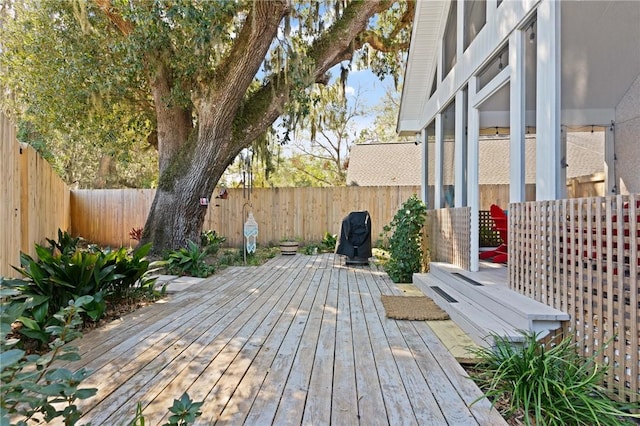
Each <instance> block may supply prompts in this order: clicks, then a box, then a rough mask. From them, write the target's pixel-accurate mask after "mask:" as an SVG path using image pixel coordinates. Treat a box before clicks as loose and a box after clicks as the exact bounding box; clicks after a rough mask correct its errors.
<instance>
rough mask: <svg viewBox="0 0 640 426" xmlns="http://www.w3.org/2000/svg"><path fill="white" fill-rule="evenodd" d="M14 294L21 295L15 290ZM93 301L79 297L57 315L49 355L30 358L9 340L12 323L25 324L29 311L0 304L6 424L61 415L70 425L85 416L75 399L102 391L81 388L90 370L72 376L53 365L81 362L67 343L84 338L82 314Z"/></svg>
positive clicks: (0, 389)
mask: <svg viewBox="0 0 640 426" xmlns="http://www.w3.org/2000/svg"><path fill="white" fill-rule="evenodd" d="M10 293H11V295H13V296H15V295H16V293H15V292H13V291H10ZM5 294H6V293H5ZM91 302H92V297H91V296H83V297H80V298H78V299H77V300H75V301H73V300H72V301H69V304H68V306H66V307H64V308H63V309H61V310H60V311H59V312H57V313H56V314H55V315H54V317H55V319H56V320H57V323H58V325H53V326H49V327H48V328H47V330H46V331H47V333H49V334H50V335H52V336H54V337H55V340H53V341H52V342H51V343H49V349H50V352H48V353H46V354H45V355H26V353H25V351H24V350H22V349H16V348H14V346H15V345H16V343H17V342H16V340H15V339H7V336H8V334H9V332H10V324H11V323H13V322H14V321H16V320H20V315H21V313H20V310H21V309H23V308H24V307H21V306H20V305H19V304H15V303H9V302H4V301H3V302H2V303H0V324H2V332H1V333H0V348H1V349H2V351H1V352H0V408H2V410H0V411H1V414H0V423H1V424H3V425H5V424H7V425H8V424H9V423H10V420H9V419H10V418H11V419H17V418H20V420H19V423H18V424H27V422H28V421H29V420H32V419H34V418H35V417H34V416H36V417H37V416H41V417H42V419H43V420H44V421H46V422H50V421H52V420H54V419H56V418H60V417H61V418H62V419H64V423H65V425H74V424H75V423H76V422H77V421H78V419H79V418H80V416H81V414H82V413H81V412H80V411H79V410H78V408H77V407H76V405H75V403H76V401H77V400H82V399H88V398H91V397H92V396H93V395H95V394H96V392H97V389H94V388H81V387H80V386H81V384H82V381H83V380H84V379H85V378H86V377H87V376H88V375H89V372H88V371H87V370H86V369H84V368H82V369H80V370H78V371H76V372H72V371H70V370H67V369H64V368H57V367H54V363H56V362H59V361H77V360H79V359H80V355H79V354H78V351H77V348H76V347H74V346H69V345H65V344H66V343H67V342H70V341H71V340H74V339H76V338H78V337H80V336H81V333H80V332H78V331H77V328H78V327H79V326H80V325H81V324H82V319H81V318H80V313H82V312H83V306H85V305H87V304H88V303H91ZM7 325H9V327H7Z"/></svg>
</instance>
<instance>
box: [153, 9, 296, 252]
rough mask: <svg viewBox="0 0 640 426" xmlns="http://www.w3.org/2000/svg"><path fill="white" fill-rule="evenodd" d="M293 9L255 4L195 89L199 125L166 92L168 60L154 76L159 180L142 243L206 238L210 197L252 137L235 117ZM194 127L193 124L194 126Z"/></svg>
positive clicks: (168, 245)
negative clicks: (244, 135) (214, 69)
mask: <svg viewBox="0 0 640 426" xmlns="http://www.w3.org/2000/svg"><path fill="white" fill-rule="evenodd" d="M287 10H288V2H286V1H260V2H256V3H255V4H254V7H253V8H252V11H251V13H250V14H249V16H248V17H247V19H246V21H247V23H246V24H245V25H244V27H243V29H242V31H241V32H240V34H239V35H238V37H237V38H236V40H235V43H234V47H233V48H232V49H231V51H230V53H229V55H228V57H227V58H226V59H225V61H224V62H223V64H221V66H220V69H219V73H218V74H217V75H218V76H219V77H218V79H217V80H216V79H214V80H212V81H208V82H207V84H202V85H200V86H199V87H198V88H197V90H194V91H193V94H192V101H193V104H194V106H195V108H196V115H197V123H198V125H197V128H195V129H191V128H190V123H191V113H190V112H189V114H188V115H187V114H186V111H185V110H182V109H180V108H178V107H175V106H168V105H166V103H165V99H167V98H168V95H169V94H170V90H171V84H172V81H171V76H170V74H169V72H168V71H167V67H164V66H163V65H162V63H163V61H162V59H158V58H156V63H159V64H160V65H159V66H157V69H156V71H155V73H154V75H153V76H152V77H151V80H152V84H151V87H152V90H153V95H154V102H155V105H156V117H157V126H158V154H159V159H160V164H159V168H160V180H159V182H158V189H157V191H156V196H155V198H154V200H153V204H152V205H151V210H150V212H149V216H148V217H147V222H146V224H145V227H144V233H143V237H142V241H141V244H143V243H146V242H149V241H151V242H153V251H154V252H155V253H160V252H162V251H164V250H167V249H175V248H179V247H184V246H185V245H186V242H187V240H191V241H193V242H195V243H199V242H200V232H201V230H202V224H203V223H204V217H205V215H206V213H207V208H208V206H202V205H200V199H201V198H207V199H209V198H210V197H211V194H212V193H213V190H214V188H215V186H216V184H217V183H218V181H219V180H220V177H221V176H222V174H223V173H224V171H225V170H226V168H227V166H228V165H229V164H231V163H232V161H233V159H234V158H235V157H236V156H237V155H238V154H239V153H240V151H242V149H244V148H245V147H247V146H249V145H250V144H251V142H252V141H251V140H249V141H247V140H238V139H234V137H233V123H234V118H235V116H236V114H237V112H238V109H239V107H240V105H241V103H242V100H243V97H244V94H245V93H246V91H247V88H248V87H249V85H250V84H251V82H252V80H253V78H254V76H255V75H256V73H257V71H258V69H259V67H260V64H261V63H262V60H263V58H264V57H265V55H266V54H267V51H268V49H269V47H270V44H271V42H272V40H273V39H274V37H275V36H276V34H277V29H278V24H279V22H280V21H281V19H282V17H283V16H284V15H285V14H286V12H287ZM189 130H190V131H189Z"/></svg>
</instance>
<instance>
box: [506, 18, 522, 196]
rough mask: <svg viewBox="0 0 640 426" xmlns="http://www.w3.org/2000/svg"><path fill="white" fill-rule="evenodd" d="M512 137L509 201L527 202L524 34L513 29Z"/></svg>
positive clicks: (510, 52)
mask: <svg viewBox="0 0 640 426" xmlns="http://www.w3.org/2000/svg"><path fill="white" fill-rule="evenodd" d="M509 69H510V70H511V75H510V77H509V81H510V86H509V88H510V100H509V106H510V114H509V116H510V117H509V123H510V127H511V139H510V141H509V163H510V168H509V175H510V176H509V202H510V203H520V202H523V201H526V199H525V198H526V196H525V194H526V193H525V158H524V153H525V123H526V121H525V112H526V102H525V99H526V97H525V93H526V84H525V83H526V82H525V76H526V63H525V43H524V33H523V31H521V30H516V31H514V32H513V33H512V34H511V36H510V37H509Z"/></svg>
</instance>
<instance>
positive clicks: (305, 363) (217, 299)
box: [69, 254, 505, 426]
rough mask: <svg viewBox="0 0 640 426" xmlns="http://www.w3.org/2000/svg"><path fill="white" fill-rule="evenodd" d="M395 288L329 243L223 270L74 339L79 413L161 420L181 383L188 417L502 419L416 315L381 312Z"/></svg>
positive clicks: (240, 420)
mask: <svg viewBox="0 0 640 426" xmlns="http://www.w3.org/2000/svg"><path fill="white" fill-rule="evenodd" d="M381 294H402V291H400V290H399V289H398V288H397V287H396V286H395V285H394V284H393V283H391V282H390V281H389V280H388V277H387V276H386V274H384V273H382V272H380V271H378V270H377V268H376V267H375V266H358V267H346V266H343V264H342V261H341V260H340V258H338V257H337V256H335V255H333V254H325V255H320V256H306V255H301V254H300V255H296V256H280V257H278V258H274V259H273V260H271V261H269V262H268V263H267V264H265V265H263V266H260V267H247V268H230V269H228V270H226V271H223V272H221V273H220V274H218V275H216V276H214V277H212V278H210V279H207V280H205V281H203V282H201V283H197V284H193V285H192V286H191V287H189V288H188V289H186V290H183V291H181V292H179V293H176V294H173V295H171V296H170V297H169V298H168V299H167V300H166V301H165V302H164V303H157V304H155V305H153V306H149V307H146V308H143V309H140V310H139V311H138V312H136V313H135V314H132V315H128V316H126V317H125V318H123V319H122V320H119V321H117V322H114V323H112V324H110V325H109V326H108V327H105V328H103V329H101V330H95V331H93V332H90V333H88V334H87V335H86V336H85V338H83V339H82V340H81V341H80V342H78V343H77V344H78V346H79V349H80V352H81V354H83V359H82V360H81V361H78V362H76V363H72V364H70V365H69V367H72V368H79V367H82V366H84V367H87V368H90V369H92V370H94V373H93V375H92V376H90V378H89V379H88V380H87V383H86V385H87V386H96V387H98V388H99V391H98V395H97V396H96V397H94V398H92V399H90V400H88V401H83V402H81V403H80V408H81V409H82V410H83V411H84V413H85V415H84V417H83V418H82V420H81V423H86V422H89V421H90V422H91V423H92V424H93V425H101V424H104V425H113V424H121V423H125V422H127V421H128V420H131V419H132V418H133V416H134V414H135V409H136V404H137V403H138V402H140V403H141V405H142V407H143V409H144V411H143V413H144V415H145V419H146V424H151V425H155V424H161V423H163V422H164V421H166V418H167V413H168V410H167V409H168V407H170V406H171V404H172V402H173V399H176V398H179V397H180V396H181V395H182V393H183V392H185V391H187V392H188V393H189V395H190V396H191V398H192V399H193V400H203V401H204V405H203V406H202V412H203V415H202V416H201V417H200V418H199V419H198V423H197V424H202V425H205V424H207V425H208V424H214V423H215V424H226V425H239V424H247V425H268V424H274V425H289V424H290V425H300V424H313V425H318V424H336V425H352V424H353V425H356V424H363V425H376V424H381V425H384V424H393V425H396V424H411V425H412V424H420V425H438V426H440V425H446V424H451V425H466V424H469V425H487V424H491V425H495V424H500V422H502V424H505V423H504V422H503V421H502V419H501V417H500V416H499V415H498V414H497V413H496V412H495V411H494V410H491V409H490V407H489V404H488V403H486V401H481V402H479V403H477V404H475V405H473V406H472V407H471V408H469V405H470V404H471V402H472V401H474V400H475V399H476V398H477V397H478V396H480V395H481V393H480V391H479V390H478V389H477V387H476V386H475V385H474V384H473V382H472V381H471V380H470V379H468V377H466V374H465V372H464V370H463V369H462V367H460V365H459V364H458V363H457V362H456V361H455V359H454V358H453V356H452V355H451V354H450V353H449V352H448V351H447V349H446V348H445V347H444V346H443V345H442V343H441V342H440V340H439V339H438V338H437V337H436V336H435V335H434V334H433V332H432V330H431V329H430V328H429V326H428V325H427V324H426V323H424V322H409V321H396V320H390V319H387V318H386V317H385V312H384V308H383V307H382V304H381V302H380V295H381Z"/></svg>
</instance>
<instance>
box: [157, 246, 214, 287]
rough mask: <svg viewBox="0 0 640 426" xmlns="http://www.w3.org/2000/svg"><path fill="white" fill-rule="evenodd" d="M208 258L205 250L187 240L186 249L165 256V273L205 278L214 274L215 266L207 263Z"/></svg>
mask: <svg viewBox="0 0 640 426" xmlns="http://www.w3.org/2000/svg"><path fill="white" fill-rule="evenodd" d="M208 256H209V253H208V252H207V250H206V249H202V248H200V246H199V245H198V244H196V243H194V242H193V241H191V240H189V241H187V246H186V247H183V248H180V249H178V250H173V251H171V252H169V254H168V255H167V256H166V258H165V260H166V262H167V263H166V267H167V271H169V273H171V274H178V275H191V276H192V277H200V278H206V277H208V276H209V275H211V274H213V273H214V272H215V266H214V265H210V264H209V263H207V257H208Z"/></svg>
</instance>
